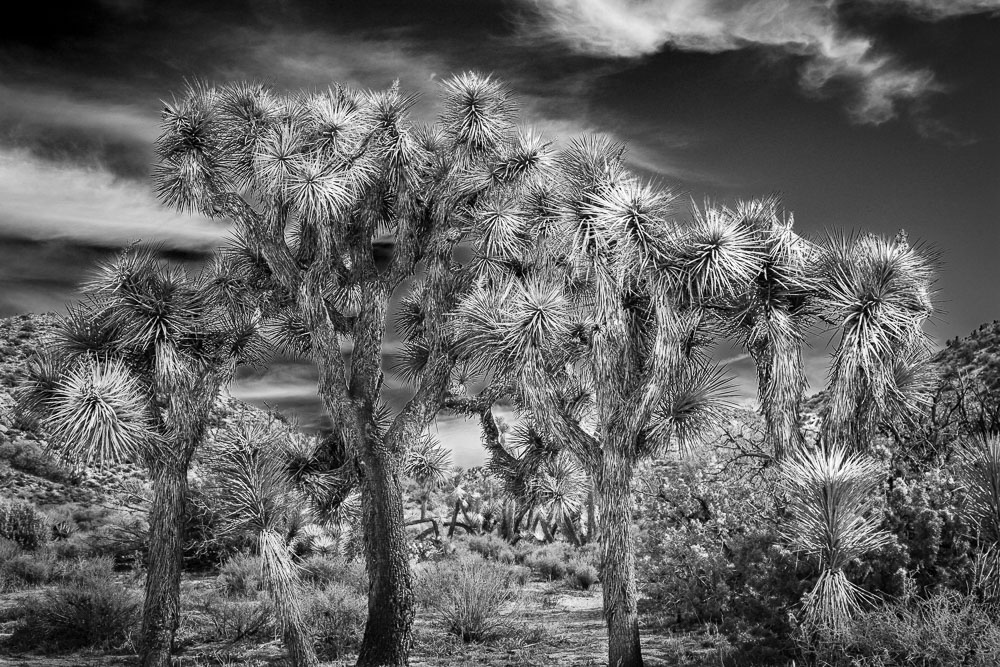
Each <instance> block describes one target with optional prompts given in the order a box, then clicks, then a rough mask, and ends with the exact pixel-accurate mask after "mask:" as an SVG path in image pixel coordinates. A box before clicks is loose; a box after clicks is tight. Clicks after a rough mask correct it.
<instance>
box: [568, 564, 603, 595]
mask: <svg viewBox="0 0 1000 667" xmlns="http://www.w3.org/2000/svg"><path fill="white" fill-rule="evenodd" d="M570 569H571V570H572V573H571V574H567V575H566V579H567V580H568V581H569V584H570V586H572V587H573V588H579V589H580V590H583V591H589V590H590V587H591V586H593V585H594V584H596V583H597V582H598V581H600V577H599V576H598V575H597V568H595V567H594V566H593V565H590V564H589V563H582V562H580V561H574V562H573V563H570Z"/></svg>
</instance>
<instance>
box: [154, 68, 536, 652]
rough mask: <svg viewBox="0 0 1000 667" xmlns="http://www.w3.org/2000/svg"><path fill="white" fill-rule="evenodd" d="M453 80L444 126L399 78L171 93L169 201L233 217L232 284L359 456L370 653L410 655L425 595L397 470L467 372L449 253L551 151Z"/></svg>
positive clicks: (494, 98) (466, 79) (502, 96)
mask: <svg viewBox="0 0 1000 667" xmlns="http://www.w3.org/2000/svg"><path fill="white" fill-rule="evenodd" d="M442 92H443V95H442V98H443V112H442V114H441V115H440V117H439V119H438V122H437V124H435V125H433V126H431V127H427V128H416V127H414V126H413V125H412V123H411V122H410V120H409V118H408V113H409V109H410V107H411V105H412V104H413V101H414V97H413V96H408V95H404V94H402V93H400V91H399V89H398V86H396V85H393V86H392V87H391V88H389V89H388V90H384V91H379V92H359V91H355V90H350V89H348V88H345V87H342V86H336V87H334V88H331V89H330V90H327V91H325V92H320V93H299V94H292V95H280V94H277V93H275V92H273V91H271V90H269V89H268V88H266V87H264V86H260V85H253V84H234V85H226V86H223V87H221V88H210V87H206V86H195V87H193V88H192V89H190V90H188V91H186V92H185V93H184V94H183V95H182V97H181V98H180V99H178V100H176V101H174V102H172V103H170V104H168V105H167V107H166V109H165V111H164V114H163V134H162V136H161V137H160V139H159V140H158V142H157V151H158V154H159V164H158V167H157V171H156V183H157V187H158V190H159V193H160V196H161V198H162V200H163V201H164V202H166V203H167V204H168V205H171V206H174V207H177V208H180V209H188V210H190V209H195V210H200V211H203V212H206V213H208V214H209V215H212V216H215V217H220V218H225V217H228V218H229V219H231V220H232V221H233V222H234V223H235V226H236V230H237V234H236V240H235V245H234V249H233V252H232V253H231V255H230V257H229V258H228V259H227V261H229V262H232V263H234V264H235V265H237V266H239V267H240V268H241V270H242V271H243V276H244V278H245V280H244V281H243V283H242V284H240V285H235V286H234V287H236V288H238V289H236V291H237V292H238V293H239V294H240V295H241V298H242V299H244V300H245V301H247V302H250V303H254V304H255V305H256V306H257V307H259V308H260V309H261V311H262V313H263V314H264V315H265V316H266V317H267V318H269V319H271V320H272V322H274V323H275V332H276V333H277V334H278V337H279V338H280V339H281V340H282V341H283V342H285V343H287V344H289V345H290V346H292V347H294V348H295V349H297V350H298V351H299V352H304V353H306V354H308V355H309V356H310V357H311V359H312V360H313V361H314V362H315V364H316V367H317V369H318V371H319V394H320V396H321V397H322V399H323V402H324V404H325V406H326V409H327V412H328V413H329V415H330V417H331V419H332V422H333V424H334V428H335V431H336V433H335V435H336V440H337V441H338V446H342V447H343V449H344V450H345V451H347V452H349V453H350V454H351V455H352V456H353V458H354V461H355V463H356V468H357V471H358V477H359V482H360V487H361V494H362V501H363V502H362V505H363V511H364V530H365V555H366V561H367V567H368V571H369V575H370V582H371V583H370V587H369V599H368V604H369V616H368V623H367V625H366V628H365V635H364V640H363V642H362V647H361V651H360V655H359V658H358V664H360V665H403V664H405V663H406V662H407V655H408V651H409V648H410V644H411V624H412V616H413V594H412V582H411V573H410V570H409V566H408V563H407V548H406V533H405V530H404V526H403V503H402V497H401V486H400V472H401V468H402V462H403V458H404V456H405V451H406V447H407V445H409V444H411V443H414V442H416V441H417V440H418V438H419V437H420V435H421V434H422V433H423V432H424V430H425V428H426V426H427V424H428V423H429V422H430V421H431V420H432V419H433V417H434V416H435V414H436V413H437V411H438V410H439V408H440V407H441V405H442V401H443V400H444V396H445V394H446V392H447V390H448V389H449V387H450V386H451V385H452V384H454V383H455V382H456V381H460V379H461V378H460V377H459V376H456V375H455V374H454V373H453V371H454V369H455V354H454V350H453V345H452V343H453V341H452V340H451V329H450V325H449V320H448V314H449V312H450V311H451V310H452V309H453V307H454V304H455V303H456V301H457V299H458V298H460V296H461V294H462V293H463V292H464V291H465V289H466V288H467V286H468V284H469V275H470V273H471V269H472V266H471V263H470V265H463V264H462V263H461V262H459V261H457V257H456V255H455V254H454V253H453V251H454V250H455V249H456V248H457V246H458V245H459V244H460V243H461V242H462V241H463V240H465V239H466V238H467V237H469V236H470V235H472V236H474V235H475V234H477V233H478V229H476V228H474V226H473V225H471V224H470V219H469V215H468V211H469V209H470V207H472V206H478V205H479V203H480V202H483V201H488V200H491V198H495V197H499V196H501V194H502V193H505V192H512V191H516V190H517V189H518V188H520V187H521V186H520V184H521V183H522V182H523V181H524V180H525V178H526V177H528V176H530V175H531V173H532V172H533V171H535V169H536V167H537V165H538V163H539V161H540V159H541V158H542V156H543V153H544V148H545V146H544V145H543V144H542V143H541V142H540V141H539V140H538V139H537V138H535V137H534V135H532V134H530V133H520V132H518V131H517V129H516V128H515V126H514V120H515V110H514V105H513V103H512V100H511V97H510V95H509V93H508V92H507V90H506V89H505V87H504V86H503V85H502V84H500V83H499V82H497V81H496V80H493V79H491V78H489V77H483V76H478V75H474V74H464V75H461V76H457V77H454V78H452V79H449V80H448V81H447V82H445V83H444V85H443V88H442ZM498 215H502V211H500V212H498ZM476 266H478V265H476ZM245 287H250V288H251V289H243V288H245ZM398 293H403V299H402V305H401V308H400V311H399V315H398V320H397V328H398V329H399V331H400V333H401V334H402V335H403V336H404V338H405V343H406V345H405V347H404V352H403V357H404V362H403V363H402V364H401V366H402V368H403V369H404V370H405V374H404V376H405V377H406V379H408V380H410V381H411V382H412V384H413V385H414V386H415V393H414V396H413V398H412V399H411V400H410V401H408V402H407V404H406V405H405V406H404V407H403V408H402V409H401V410H400V411H399V412H398V413H397V414H396V415H391V414H390V413H389V410H388V409H387V407H386V406H385V404H384V403H383V402H382V400H381V395H380V394H381V390H382V385H383V373H382V353H383V347H382V345H383V341H384V339H385V335H386V319H387V315H388V308H389V302H390V300H391V299H392V298H393V296H394V295H398ZM345 349H349V351H350V353H349V356H345Z"/></svg>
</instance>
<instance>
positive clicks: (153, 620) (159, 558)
mask: <svg viewBox="0 0 1000 667" xmlns="http://www.w3.org/2000/svg"><path fill="white" fill-rule="evenodd" d="M186 500H187V465H186V464H185V463H184V462H182V461H171V462H168V463H165V464H163V465H162V466H159V467H157V468H156V469H154V471H153V503H152V507H151V508H150V513H149V570H148V572H147V573H146V599H145V602H144V604H143V609H142V644H141V646H140V649H139V664H140V665H141V666H142V667H169V665H170V649H171V647H172V645H173V641H174V633H175V632H176V631H177V624H178V622H179V621H180V595H181V566H182V564H183V556H184V552H183V545H184V535H183V532H184V505H185V503H186Z"/></svg>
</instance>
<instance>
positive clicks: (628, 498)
mask: <svg viewBox="0 0 1000 667" xmlns="http://www.w3.org/2000/svg"><path fill="white" fill-rule="evenodd" d="M632 474H633V465H632V463H631V462H630V461H628V460H625V459H624V458H623V457H617V456H615V455H614V454H613V453H610V452H609V453H606V454H605V457H604V460H603V461H602V465H601V468H600V470H599V473H598V474H597V475H596V476H595V478H596V479H595V481H596V487H597V492H598V502H599V504H600V534H601V552H602V563H601V584H602V587H603V590H604V618H605V621H606V622H607V624H608V665H609V666H610V667H642V651H641V649H640V647H639V610H638V591H637V588H636V583H635V547H634V544H633V541H632V533H631V530H632V494H631V488H632Z"/></svg>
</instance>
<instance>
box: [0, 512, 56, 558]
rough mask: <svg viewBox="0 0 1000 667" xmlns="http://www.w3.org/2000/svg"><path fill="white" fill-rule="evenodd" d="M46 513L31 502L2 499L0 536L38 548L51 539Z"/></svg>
mask: <svg viewBox="0 0 1000 667" xmlns="http://www.w3.org/2000/svg"><path fill="white" fill-rule="evenodd" d="M49 533H50V528H49V524H48V522H47V521H46V520H45V515H44V514H42V513H41V512H40V511H38V508H36V507H35V506H34V505H32V504H31V503H27V502H22V501H17V500H14V501H10V500H0V537H5V538H7V539H8V540H11V541H12V542H17V543H18V544H20V545H21V546H22V547H24V548H25V549H37V548H38V547H40V546H42V545H43V544H45V543H46V542H47V541H48V539H49Z"/></svg>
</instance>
